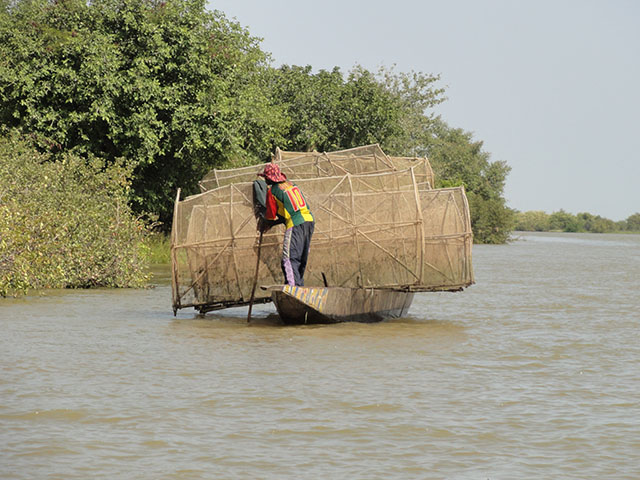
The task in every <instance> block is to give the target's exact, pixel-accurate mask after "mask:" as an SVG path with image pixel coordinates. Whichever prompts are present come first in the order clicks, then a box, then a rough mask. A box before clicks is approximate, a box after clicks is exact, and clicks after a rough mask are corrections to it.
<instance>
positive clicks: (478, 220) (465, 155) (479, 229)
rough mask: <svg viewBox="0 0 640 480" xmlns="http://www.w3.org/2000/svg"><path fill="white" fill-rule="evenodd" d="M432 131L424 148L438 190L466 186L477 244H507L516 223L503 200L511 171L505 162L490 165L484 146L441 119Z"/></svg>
mask: <svg viewBox="0 0 640 480" xmlns="http://www.w3.org/2000/svg"><path fill="white" fill-rule="evenodd" d="M430 131H431V137H430V138H428V139H426V141H425V147H423V148H424V151H425V153H427V155H428V157H429V160H430V161H431V164H432V166H433V169H434V172H435V174H436V187H446V186H452V185H464V186H465V188H466V190H467V195H468V197H469V208H470V210H471V226H472V228H473V233H474V241H476V242H478V243H504V242H506V241H507V240H508V239H509V235H510V233H511V230H512V229H513V221H514V219H513V211H512V210H511V209H509V208H508V207H507V206H506V200H505V199H504V196H503V191H504V185H505V182H506V178H507V175H508V173H509V171H510V170H511V168H510V167H509V166H508V165H507V164H506V163H505V162H502V161H498V162H491V161H490V155H489V154H488V153H487V152H485V151H483V150H482V142H479V141H474V140H473V136H472V134H471V133H469V132H465V131H463V130H462V129H456V128H451V127H449V126H448V125H447V124H446V123H445V122H443V121H442V120H441V119H439V118H436V119H433V120H432V121H431V126H430Z"/></svg>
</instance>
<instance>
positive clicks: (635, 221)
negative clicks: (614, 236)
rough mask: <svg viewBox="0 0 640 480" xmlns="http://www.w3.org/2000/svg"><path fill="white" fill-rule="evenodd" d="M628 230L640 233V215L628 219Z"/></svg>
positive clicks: (635, 214) (636, 214)
mask: <svg viewBox="0 0 640 480" xmlns="http://www.w3.org/2000/svg"><path fill="white" fill-rule="evenodd" d="M626 229H627V230H629V231H631V232H640V213H634V214H633V215H630V216H629V217H627V220H626Z"/></svg>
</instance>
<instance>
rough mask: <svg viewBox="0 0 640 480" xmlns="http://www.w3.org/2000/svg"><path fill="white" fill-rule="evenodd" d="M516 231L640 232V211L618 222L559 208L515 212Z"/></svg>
mask: <svg viewBox="0 0 640 480" xmlns="http://www.w3.org/2000/svg"><path fill="white" fill-rule="evenodd" d="M513 229H514V231H519V232H572V233H640V212H637V213H634V214H632V215H630V216H629V217H627V218H626V219H625V220H620V221H618V222H616V221H613V220H610V219H608V218H605V217H602V216H600V215H593V214H591V213H587V212H581V213H578V214H576V215H574V214H571V213H568V212H565V211H564V210H562V209H561V210H558V211H556V212H553V213H551V214H548V213H546V212H544V211H541V210H531V211H527V212H518V211H516V212H515V216H514V228H513Z"/></svg>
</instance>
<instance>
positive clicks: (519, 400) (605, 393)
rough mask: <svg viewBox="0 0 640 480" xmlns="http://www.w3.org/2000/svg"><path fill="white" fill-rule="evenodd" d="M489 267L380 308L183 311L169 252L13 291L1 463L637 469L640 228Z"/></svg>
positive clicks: (528, 247)
mask: <svg viewBox="0 0 640 480" xmlns="http://www.w3.org/2000/svg"><path fill="white" fill-rule="evenodd" d="M474 267H475V273H476V281H477V284H476V285H474V286H472V287H470V288H469V289H467V290H465V291H464V292H462V293H456V294H451V293H437V294H434V293H432V294H428V293H427V294H418V295H416V299H415V301H414V304H413V306H412V308H411V310H410V312H409V317H408V318H404V319H399V320H394V321H387V322H383V323H379V324H373V325H363V324H340V325H332V326H304V327H284V326H281V325H279V323H278V320H277V317H275V315H274V312H275V310H274V309H273V307H272V306H270V305H262V306H257V307H255V308H254V314H255V317H256V318H255V321H254V322H253V323H252V324H251V325H247V324H246V322H245V316H246V308H239V309H230V310H227V311H225V312H224V313H218V314H209V315H207V316H206V317H204V318H199V317H197V316H196V315H195V314H194V312H193V311H192V310H191V311H181V312H179V313H178V316H177V317H176V318H174V317H173V315H172V312H171V307H170V303H171V300H170V286H169V277H168V273H169V272H168V269H167V268H166V267H165V268H157V269H155V273H156V276H155V280H154V281H155V283H156V284H157V286H156V287H155V288H153V289H148V290H87V291H80V290H77V291H73V290H68V291H53V292H47V293H46V295H43V296H35V295H34V296H29V297H24V298H18V299H4V300H0V328H1V336H0V352H1V356H2V363H1V365H0V367H1V370H0V371H1V373H0V478H3V479H13V478H16V479H34V478H38V479H40V478H51V479H88V478H92V479H94V478H100V479H114V478H118V479H123V478H124V479H129V478H131V479H138V478H140V479H146V478H149V479H212V478H216V479H217V478H234V479H236V478H237V479H245V478H250V479H253V478H264V479H285V478H291V479H299V478H349V479H359V478H362V479H372V478H381V479H382V478H384V479H387V478H398V479H404V478H419V479H442V478H447V479H452V478H453V479H482V480H484V479H533V478H535V479H538V478H558V479H559V478H562V479H637V478H640V328H639V327H640V295H639V293H638V287H639V286H640V235H590V234H548V233H547V234H523V235H520V236H519V237H518V240H516V241H514V242H513V243H511V244H509V245H502V246H483V245H481V246H475V247H474Z"/></svg>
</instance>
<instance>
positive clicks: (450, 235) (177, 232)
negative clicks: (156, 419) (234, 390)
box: [171, 146, 474, 324]
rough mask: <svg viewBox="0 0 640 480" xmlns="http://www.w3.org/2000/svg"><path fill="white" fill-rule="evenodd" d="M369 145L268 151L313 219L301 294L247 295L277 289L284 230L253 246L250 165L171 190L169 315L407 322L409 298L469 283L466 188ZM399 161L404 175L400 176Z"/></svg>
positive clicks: (292, 290) (281, 290)
mask: <svg viewBox="0 0 640 480" xmlns="http://www.w3.org/2000/svg"><path fill="white" fill-rule="evenodd" d="M374 147H375V148H372V147H364V149H353V150H349V151H345V152H334V153H331V154H322V155H319V154H313V155H310V156H309V155H303V156H302V157H301V156H300V154H299V153H296V152H293V153H291V154H287V153H286V152H278V157H279V158H280V159H281V160H280V161H282V162H283V164H286V165H287V168H288V169H289V170H288V172H289V173H290V175H291V176H290V178H291V179H292V180H293V181H295V182H296V183H297V184H298V185H299V186H300V188H301V189H302V190H303V191H304V192H305V197H306V199H307V201H308V202H309V204H310V205H311V211H312V212H313V215H314V218H315V220H316V226H315V233H314V236H313V240H312V244H311V250H310V252H309V262H308V265H307V271H306V274H305V283H306V284H307V287H290V286H283V285H279V286H277V287H269V288H267V289H264V290H262V289H258V292H256V293H255V296H254V295H253V294H252V290H253V289H252V285H254V284H257V285H259V286H261V285H277V284H279V283H280V282H282V272H281V268H280V257H281V252H282V230H281V228H282V227H274V228H272V229H271V230H270V231H269V232H267V233H265V234H264V238H263V239H262V241H260V242H258V235H257V234H256V219H255V213H256V204H255V199H254V190H253V188H254V185H253V183H252V182H247V181H246V180H247V179H250V178H257V177H255V173H256V172H257V171H259V169H258V167H251V168H252V169H253V170H251V169H247V168H242V169H236V170H234V171H224V170H222V171H215V172H214V174H215V175H214V176H213V177H212V178H211V179H210V182H213V183H215V184H217V185H218V186H217V187H215V186H214V187H213V188H209V187H207V189H205V188H203V193H200V194H198V195H192V196H190V197H187V198H185V199H184V200H181V199H180V194H179V192H178V196H177V198H176V203H175V207H174V221H173V226H172V241H171V259H172V297H173V310H174V313H175V312H176V311H177V310H178V309H180V308H185V307H193V308H195V309H196V310H198V311H199V312H200V313H206V312H209V311H212V310H217V309H222V308H228V307H236V306H241V305H248V304H249V303H250V302H251V301H253V303H264V302H269V301H273V302H274V304H275V305H276V308H277V310H278V312H279V315H280V316H281V317H282V320H283V321H284V322H285V323H289V324H296V323H298V324H304V323H320V322H323V323H335V322H343V321H360V322H376V321H380V320H383V319H384V318H389V317H398V316H402V315H406V314H407V311H408V309H409V306H410V304H411V301H412V299H413V295H414V293H415V292H428V291H460V290H462V289H463V288H465V287H467V286H469V285H471V284H472V283H474V280H473V270H472V267H471V245H472V242H473V235H472V232H471V222H470V215H469V206H468V202H467V199H466V195H465V192H464V188H463V187H454V188H445V189H432V188H431V185H432V183H431V182H432V177H431V176H430V175H431V170H430V167H429V166H428V162H427V161H426V159H422V160H421V159H414V158H408V159H407V158H403V157H387V156H386V155H385V154H384V152H382V151H381V150H380V149H379V147H378V146H374ZM287 162H288V163H287ZM403 166H409V168H405V169H398V168H399V167H403ZM385 169H386V170H385ZM245 170H251V171H250V172H249V171H245ZM309 172H315V173H314V174H313V175H311V174H310V173H309ZM337 172H339V174H338V175H336V173H337ZM352 172H355V173H352ZM363 172H364V173H363ZM251 175H254V177H252V176H251ZM294 175H296V176H295V177H294ZM297 175H300V176H301V178H298V176H297ZM314 175H315V176H314ZM236 180H239V183H235V181H236ZM258 252H261V255H259V254H258ZM256 265H258V268H256ZM256 275H257V276H256ZM254 281H255V283H254Z"/></svg>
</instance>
